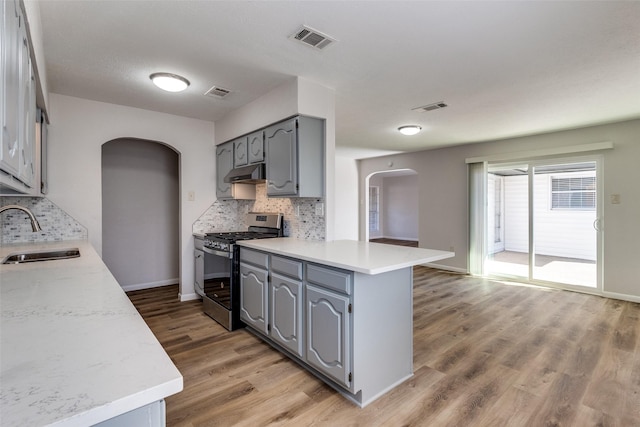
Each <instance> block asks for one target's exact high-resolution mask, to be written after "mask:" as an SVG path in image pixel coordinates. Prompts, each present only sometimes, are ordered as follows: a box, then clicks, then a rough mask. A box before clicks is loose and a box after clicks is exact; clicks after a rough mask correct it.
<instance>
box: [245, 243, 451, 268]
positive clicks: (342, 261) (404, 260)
mask: <svg viewBox="0 0 640 427" xmlns="http://www.w3.org/2000/svg"><path fill="white" fill-rule="evenodd" d="M237 244H238V245H240V246H242V247H247V248H252V249H257V250H262V251H265V252H271V253H273V254H277V255H283V256H287V257H291V258H297V259H301V260H304V261H309V262H315V263H318V264H324V265H328V266H331V267H336V268H342V269H345V270H350V271H355V272H358V273H364V274H380V273H386V272H388V271H394V270H398V269H401V268H406V267H412V266H414V265H419V264H426V263H430V262H434V261H439V260H442V259H446V258H452V257H453V256H455V253H454V252H449V251H440V250H436V249H424V248H411V247H406V246H395V245H385V244H382V243H371V242H362V241H357V240H333V241H319V240H299V239H292V238H289V237H280V238H275V239H258V240H242V241H239V242H237Z"/></svg>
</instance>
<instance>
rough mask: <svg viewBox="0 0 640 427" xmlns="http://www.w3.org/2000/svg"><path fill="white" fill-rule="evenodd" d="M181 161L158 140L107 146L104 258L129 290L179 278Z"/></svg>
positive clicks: (124, 140)
mask: <svg viewBox="0 0 640 427" xmlns="http://www.w3.org/2000/svg"><path fill="white" fill-rule="evenodd" d="M179 164H180V156H179V154H178V153H177V152H176V151H175V150H173V149H172V148H171V147H168V146H167V145H165V144H162V143H159V142H156V141H149V140H143V139H135V138H119V139H115V140H112V141H109V142H106V143H105V144H103V145H102V258H103V260H104V262H105V264H106V265H107V267H109V270H110V271H111V272H112V273H113V275H114V277H115V278H116V280H118V283H120V285H121V286H122V287H123V289H125V290H127V291H129V290H135V289H143V288H150V287H155V286H163V285H168V284H174V283H178V282H179V277H180V196H179V194H180V173H179V170H180V168H179Z"/></svg>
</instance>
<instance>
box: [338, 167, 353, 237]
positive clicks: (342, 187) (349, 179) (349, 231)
mask: <svg viewBox="0 0 640 427" xmlns="http://www.w3.org/2000/svg"><path fill="white" fill-rule="evenodd" d="M335 160H336V163H335V165H336V171H335V214H334V218H335V236H334V237H335V239H336V240H340V239H349V240H358V163H357V161H356V160H354V159H351V158H347V157H336V159H335Z"/></svg>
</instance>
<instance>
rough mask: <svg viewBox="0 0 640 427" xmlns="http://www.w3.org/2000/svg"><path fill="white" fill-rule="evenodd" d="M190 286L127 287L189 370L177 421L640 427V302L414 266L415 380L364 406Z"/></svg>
mask: <svg viewBox="0 0 640 427" xmlns="http://www.w3.org/2000/svg"><path fill="white" fill-rule="evenodd" d="M177 292H178V289H177V286H166V287H162V288H155V289H150V290H143V291H134V292H130V293H129V294H128V295H129V297H130V298H131V300H132V301H133V303H134V304H135V306H136V307H137V308H138V310H139V311H140V313H141V314H142V316H143V317H144V319H145V320H146V322H147V324H148V325H149V327H150V328H151V329H152V330H153V332H154V333H155V334H156V336H157V337H158V340H159V341H160V342H161V343H162V345H163V346H164V348H165V349H166V351H167V353H168V354H169V355H170V356H171V358H172V359H173V361H174V362H175V364H176V366H177V367H178V369H179V370H180V372H182V374H183V376H184V386H185V387H184V391H182V392H181V393H179V394H177V395H175V396H171V397H169V398H167V425H168V426H169V427H174V426H236V425H238V426H264V425H287V426H312V425H313V426H492V427H493V426H510V427H511V426H580V427H582V426H640V357H639V356H640V350H639V348H640V340H639V339H638V336H639V334H640V305H639V304H635V303H630V302H623V301H617V300H613V299H606V298H601V297H596V296H590V295H586V294H579V293H574V292H567V291H559V290H549V289H542V288H535V287H530V286H519V285H509V284H503V283H500V282H494V281H488V280H483V279H477V278H471V277H468V276H465V275H459V274H453V273H447V272H442V271H438V270H433V269H429V268H426V267H415V268H414V372H415V375H414V376H413V377H412V378H411V379H409V380H407V381H406V382H404V383H403V384H401V385H400V386H398V387H396V388H395V389H394V390H392V391H391V392H389V393H387V394H386V395H384V396H382V397H381V398H380V399H378V400H376V401H375V402H373V403H372V404H370V405H369V406H367V407H366V408H364V409H360V408H358V407H356V406H355V405H353V404H351V403H350V402H348V401H347V400H345V399H344V398H342V397H341V396H340V395H339V394H338V393H336V392H334V391H333V390H332V389H331V388H329V387H328V386H326V385H324V384H323V383H322V382H320V381H319V380H317V379H316V378H315V377H314V376H312V375H311V374H309V373H307V372H306V371H305V370H304V369H302V368H301V367H299V366H298V365H297V364H296V363H294V362H292V361H290V360H289V359H288V358H287V357H285V356H283V355H282V354H280V353H279V352H277V351H275V350H273V349H272V348H271V347H270V346H268V345H267V344H264V343H263V342H262V341H261V340H259V339H258V338H256V337H255V336H253V335H252V334H251V333H249V332H247V331H246V330H238V331H234V332H232V333H230V332H227V331H226V330H225V329H223V328H222V327H221V326H219V325H218V324H217V323H216V322H214V321H213V320H211V319H210V318H209V317H207V316H206V315H205V314H203V312H202V307H201V303H200V302H199V301H191V302H184V303H180V302H178V301H177V299H176V295H177Z"/></svg>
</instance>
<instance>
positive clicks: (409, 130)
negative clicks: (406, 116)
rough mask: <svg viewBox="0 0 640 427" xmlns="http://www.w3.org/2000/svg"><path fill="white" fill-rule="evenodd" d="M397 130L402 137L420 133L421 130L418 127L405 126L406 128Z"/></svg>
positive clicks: (402, 127)
mask: <svg viewBox="0 0 640 427" xmlns="http://www.w3.org/2000/svg"><path fill="white" fill-rule="evenodd" d="M398 130H399V131H400V133H401V134H403V135H415V134H416V133H418V132H420V131H421V130H422V128H421V127H420V126H418V125H407V126H400V127H399V128H398Z"/></svg>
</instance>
